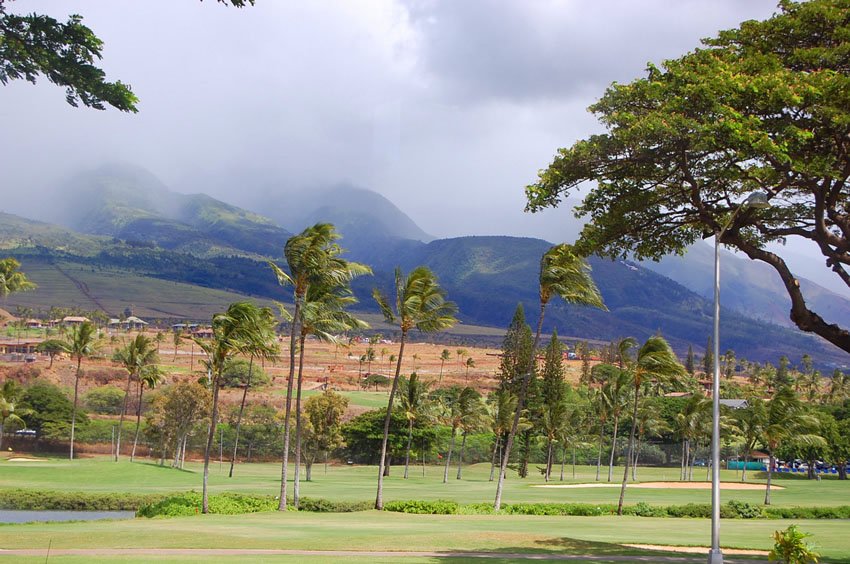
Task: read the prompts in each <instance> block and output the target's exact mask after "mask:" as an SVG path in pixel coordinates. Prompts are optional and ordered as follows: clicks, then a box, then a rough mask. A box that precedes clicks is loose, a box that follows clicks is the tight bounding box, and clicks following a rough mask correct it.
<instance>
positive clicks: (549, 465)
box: [543, 437, 552, 482]
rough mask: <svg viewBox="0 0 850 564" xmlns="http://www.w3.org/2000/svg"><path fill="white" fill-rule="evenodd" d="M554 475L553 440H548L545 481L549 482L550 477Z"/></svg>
mask: <svg viewBox="0 0 850 564" xmlns="http://www.w3.org/2000/svg"><path fill="white" fill-rule="evenodd" d="M551 474H552V439H551V438H548V437H547V438H546V472H544V474H543V481H544V482H548V481H549V476H550V475H551Z"/></svg>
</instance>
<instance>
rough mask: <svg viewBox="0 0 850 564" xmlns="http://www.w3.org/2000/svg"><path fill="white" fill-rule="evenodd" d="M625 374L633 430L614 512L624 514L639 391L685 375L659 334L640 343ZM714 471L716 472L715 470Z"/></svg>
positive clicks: (683, 368)
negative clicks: (631, 386)
mask: <svg viewBox="0 0 850 564" xmlns="http://www.w3.org/2000/svg"><path fill="white" fill-rule="evenodd" d="M628 373H629V375H630V376H631V380H632V383H633V384H634V390H633V395H634V397H633V402H634V403H633V404H632V430H631V433H630V434H629V449H628V454H627V455H626V467H625V469H624V471H623V485H622V487H621V488H620V501H619V502H618V504H617V515H622V514H623V501H624V500H625V497H626V483H627V482H628V480H629V463H630V462H631V460H632V456H633V455H634V447H635V430H636V429H637V423H638V405H639V404H640V390H641V387H642V386H643V384H644V383H650V382H656V383H659V382H662V381H671V380H674V379H675V378H678V377H682V376H684V375H685V374H686V373H687V372H686V371H685V367H684V366H682V364H681V363H680V362H679V359H678V358H676V354H675V353H674V352H673V349H671V348H670V344H669V343H667V341H665V340H664V339H663V338H662V337H650V338H649V339H647V341H646V342H645V343H644V344H643V346H642V347H641V348H640V350H639V351H638V354H637V358H636V359H635V361H634V362H633V363H630V365H629V366H628ZM715 471H719V470H718V469H715Z"/></svg>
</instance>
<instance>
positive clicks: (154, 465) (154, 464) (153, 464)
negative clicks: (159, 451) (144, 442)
mask: <svg viewBox="0 0 850 564" xmlns="http://www.w3.org/2000/svg"><path fill="white" fill-rule="evenodd" d="M133 464H141V465H142V466H150V467H152V468H162V469H163V470H169V471H171V472H174V471H175V470H176V471H177V472H185V473H186V474H197V472H196V471H194V470H186V469H185V468H176V467H172V466H171V465H170V464H160V463H159V462H133Z"/></svg>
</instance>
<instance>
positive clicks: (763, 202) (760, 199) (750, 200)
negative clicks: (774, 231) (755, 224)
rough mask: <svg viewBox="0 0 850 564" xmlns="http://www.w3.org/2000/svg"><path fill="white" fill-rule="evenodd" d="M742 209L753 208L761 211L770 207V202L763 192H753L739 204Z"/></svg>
mask: <svg viewBox="0 0 850 564" xmlns="http://www.w3.org/2000/svg"><path fill="white" fill-rule="evenodd" d="M741 206H742V207H745V208H754V209H757V210H763V209H765V208H769V207H770V200H769V199H768V197H767V194H765V193H764V192H761V191H759V192H753V193H752V194H750V195H749V196H747V199H746V200H744V202H743V203H742V204H741Z"/></svg>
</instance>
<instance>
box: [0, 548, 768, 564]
mask: <svg viewBox="0 0 850 564" xmlns="http://www.w3.org/2000/svg"><path fill="white" fill-rule="evenodd" d="M0 556H39V557H40V556H44V557H49V556H103V557H109V556H128V557H139V558H144V557H150V556H156V557H163V556H197V557H199V558H201V557H215V556H325V557H330V558H351V557H358V556H360V557H369V558H399V559H403V558H412V557H419V558H482V559H490V558H494V559H499V560H505V559H507V560H541V561H545V560H559V561H573V562H681V563H683V564H690V563H691V562H700V563H702V562H705V555H704V554H701V555H699V556H660V555H658V556H656V555H647V556H637V555H629V556H627V555H604V556H603V555H588V554H552V553H539V552H536V553H532V552H475V551H472V552H462V551H445V552H439V551H410V552H400V551H356V550H282V549H281V550H277V549H250V548H58V549H53V550H50V551H49V552H48V550H47V549H46V548H39V549H16V550H4V549H0ZM724 562H727V563H728V564H735V563H736V562H738V563H740V564H745V563H746V564H757V563H758V564H761V563H763V562H767V561H766V560H737V561H736V560H734V559H729V558H725V559H724Z"/></svg>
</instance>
